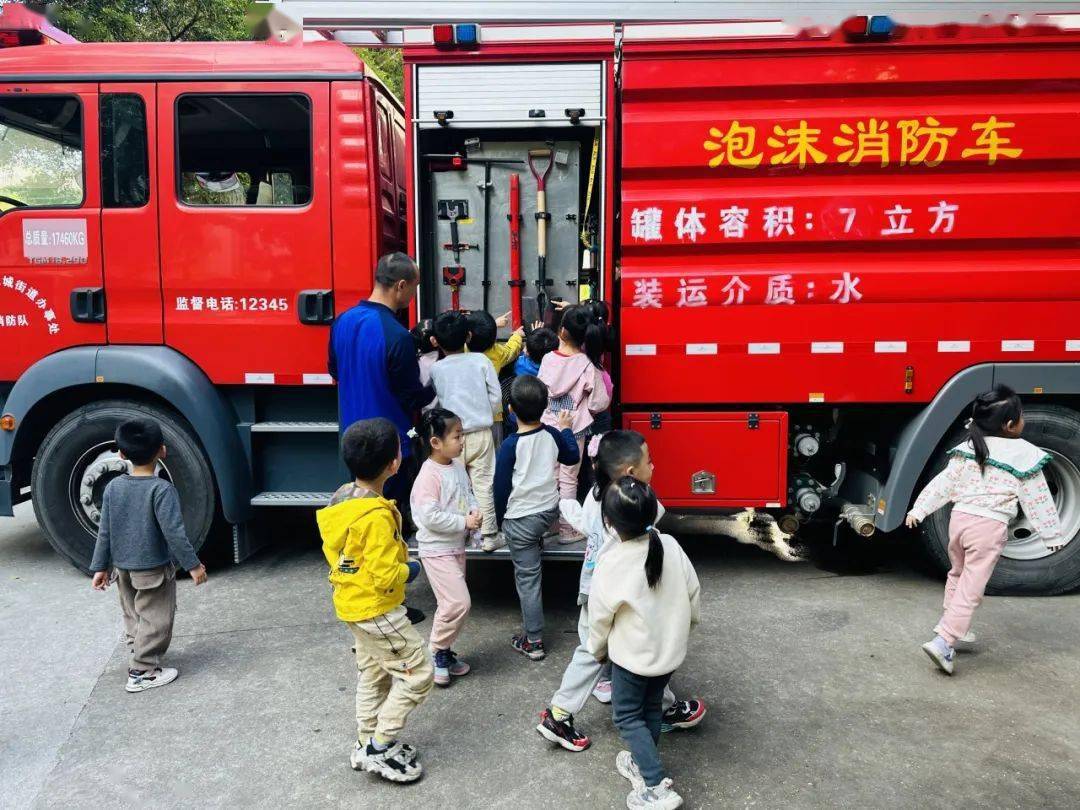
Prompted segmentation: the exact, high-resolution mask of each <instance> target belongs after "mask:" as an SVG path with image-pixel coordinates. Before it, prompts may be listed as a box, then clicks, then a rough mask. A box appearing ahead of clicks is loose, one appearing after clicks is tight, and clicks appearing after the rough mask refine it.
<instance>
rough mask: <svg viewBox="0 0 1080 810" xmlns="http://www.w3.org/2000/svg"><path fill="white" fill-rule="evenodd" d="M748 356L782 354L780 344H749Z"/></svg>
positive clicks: (747, 345)
mask: <svg viewBox="0 0 1080 810" xmlns="http://www.w3.org/2000/svg"><path fill="white" fill-rule="evenodd" d="M746 352H747V354H780V344H779V343H747V344H746Z"/></svg>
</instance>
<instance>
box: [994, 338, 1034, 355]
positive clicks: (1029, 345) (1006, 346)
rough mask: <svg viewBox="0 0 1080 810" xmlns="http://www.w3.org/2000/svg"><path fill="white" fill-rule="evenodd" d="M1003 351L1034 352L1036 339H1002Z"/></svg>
mask: <svg viewBox="0 0 1080 810" xmlns="http://www.w3.org/2000/svg"><path fill="white" fill-rule="evenodd" d="M1001 350H1002V351H1003V352H1033V351H1035V341H1034V340H1003V341H1001Z"/></svg>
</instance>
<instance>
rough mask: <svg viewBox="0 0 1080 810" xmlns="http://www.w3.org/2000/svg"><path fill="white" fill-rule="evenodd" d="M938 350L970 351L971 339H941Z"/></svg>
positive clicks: (945, 351) (944, 351)
mask: <svg viewBox="0 0 1080 810" xmlns="http://www.w3.org/2000/svg"><path fill="white" fill-rule="evenodd" d="M937 350H938V351H939V352H943V353H947V352H970V351H971V341H970V340H939V341H938V343H937Z"/></svg>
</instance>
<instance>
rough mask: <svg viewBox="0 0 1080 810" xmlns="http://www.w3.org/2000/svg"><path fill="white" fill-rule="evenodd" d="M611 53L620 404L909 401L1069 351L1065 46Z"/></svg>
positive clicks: (1072, 178)
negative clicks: (618, 97) (989, 370)
mask: <svg viewBox="0 0 1080 810" xmlns="http://www.w3.org/2000/svg"><path fill="white" fill-rule="evenodd" d="M624 57H625V61H624V67H623V77H622V101H623V107H622V118H621V121H622V152H621V155H622V186H621V206H622V215H621V228H622V232H621V234H620V242H621V246H622V267H621V270H622V273H621V278H622V283H621V301H620V304H621V331H620V334H621V340H622V354H623V357H622V379H621V385H622V389H621V390H622V395H623V400H624V402H628V403H635V402H637V403H655V402H663V403H680V404H682V403H685V404H690V403H694V404H698V403H701V404H705V403H736V402H763V401H765V402H778V403H798V402H807V401H810V402H815V401H825V402H895V401H911V402H923V401H928V400H929V399H931V398H932V397H933V396H934V395H935V393H936V392H937V391H938V390H939V388H940V387H941V385H942V384H943V383H944V382H945V381H946V380H947V379H949V378H950V377H951V376H953V375H954V374H956V373H957V372H958V371H960V370H961V369H963V368H965V367H967V366H971V365H974V364H977V363H981V362H986V361H1004V362H1008V361H1046V360H1057V361H1062V360H1064V361H1068V360H1078V359H1080V328H1078V324H1080V282H1078V281H1077V279H1078V278H1080V242H1078V239H1080V139H1077V138H1075V137H1066V136H1065V135H1064V134H1063V133H1069V132H1072V131H1073V130H1074V129H1075V123H1076V122H1077V121H1078V120H1080V40H1076V39H1074V40H1073V41H1071V42H1070V41H1066V40H1062V39H1060V38H1059V39H1055V40H1048V41H1046V42H1041V43H1033V42H1030V41H1029V42H1027V43H1022V42H1016V43H1009V42H1004V41H1002V42H996V43H992V44H986V43H972V42H965V41H964V39H963V37H959V38H958V39H956V41H953V42H948V43H945V44H936V45H924V44H921V43H920V44H919V45H918V46H908V45H905V44H904V43H902V42H901V43H896V44H876V45H859V46H853V45H847V44H844V43H841V42H826V43H818V42H813V41H806V42H801V43H798V42H793V43H787V44H783V45H780V44H777V45H769V44H761V43H757V44H755V45H753V46H750V45H747V44H746V43H742V44H728V45H723V44H715V43H714V44H711V45H708V44H705V43H701V44H698V45H697V46H696V47H695V46H692V45H687V44H685V43H680V44H678V45H677V46H676V45H674V44H668V45H659V44H654V45H652V46H642V45H634V46H631V45H628V46H627V47H626V49H625V51H624ZM909 367H910V369H911V372H912V374H913V387H912V388H911V390H910V391H908V390H905V381H906V379H907V377H906V375H907V372H908V369H909Z"/></svg>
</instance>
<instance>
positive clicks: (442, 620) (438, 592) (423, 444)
mask: <svg viewBox="0 0 1080 810" xmlns="http://www.w3.org/2000/svg"><path fill="white" fill-rule="evenodd" d="M409 434H410V436H411V437H412V441H413V452H414V457H415V458H418V459H424V463H423V464H422V465H421V467H420V472H419V473H418V474H417V476H416V481H415V483H413V488H412V495H411V497H410V499H409V504H410V506H411V507H412V518H413V522H414V523H416V545H417V548H418V550H419V556H420V563H421V564H422V565H423V567H424V572H425V573H426V574H427V578H428V582H429V583H430V584H431V590H432V591H433V592H434V594H435V602H436V609H435V617H434V618H433V619H432V621H431V641H430V646H431V654H432V658H433V659H434V664H435V683H436V684H437V685H438V686H449V685H450V682H451V676H453V677H460V676H462V675H465V674H467V673H468V672H469V665H468V664H467V663H465V661H463V660H461V659H459V658H458V657H457V653H455V652H454V651H453V649H452V645H453V643H454V642H455V641H456V640H457V638H458V636H459V635H460V633H461V630H462V628H463V627H464V625H465V618H466V617H467V616H468V615H469V609H470V608H471V607H472V599H471V598H470V596H469V588H468V586H467V585H466V584H465V541H466V538H468V537H469V536H470V535H471V536H472V537H473V539H474V541H475V539H476V534H477V533H478V532H479V529H480V524H481V521H482V517H481V514H480V509H479V508H478V507H477V504H476V497H475V496H474V495H473V492H472V487H471V486H470V485H469V474H468V472H467V471H466V470H465V465H464V464H462V463H461V460H460V458H459V456H461V451H462V449H463V446H464V440H463V438H462V432H461V419H460V418H459V417H458V416H457V414H455V413H453V412H451V411H448V410H446V409H445V408H438V407H436V408H432V409H431V410H429V411H427V412H426V413H425V414H424V415H423V416H422V417H421V418H420V424H419V425H417V427H416V428H415V430H411V431H409Z"/></svg>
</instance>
